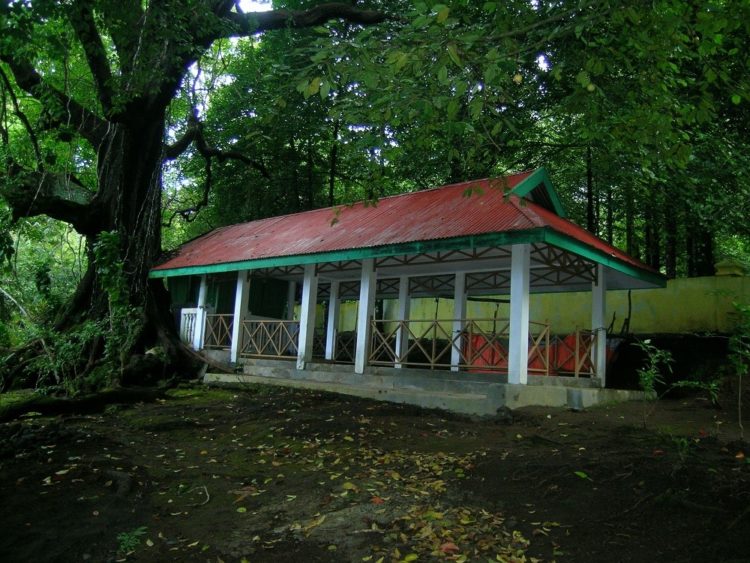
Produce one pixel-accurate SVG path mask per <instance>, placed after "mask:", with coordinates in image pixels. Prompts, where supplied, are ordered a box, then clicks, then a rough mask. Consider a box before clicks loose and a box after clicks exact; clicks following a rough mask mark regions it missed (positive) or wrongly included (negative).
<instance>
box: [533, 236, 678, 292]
mask: <svg viewBox="0 0 750 563" xmlns="http://www.w3.org/2000/svg"><path fill="white" fill-rule="evenodd" d="M544 231H545V235H544V242H546V243H548V244H551V245H553V246H556V247H558V248H561V249H563V250H567V251H569V252H572V253H573V254H577V255H578V256H581V257H583V258H586V259H587V260H591V261H592V262H596V263H598V264H603V265H604V266H607V267H608V268H612V269H613V270H617V271H618V272H622V273H623V274H626V275H628V276H630V277H632V278H635V279H637V280H641V281H644V282H646V283H650V284H653V285H655V286H657V287H666V286H667V278H666V276H663V275H662V274H659V273H656V272H651V271H649V270H644V269H641V268H638V267H636V266H633V265H632V264H629V263H628V262H624V261H622V260H620V259H619V258H617V257H616V256H612V255H610V254H607V253H606V252H603V251H601V250H598V249H596V248H593V247H591V246H589V245H587V244H585V243H582V242H581V241H579V240H576V239H574V238H573V237H569V236H568V235H564V234H562V233H559V232H557V231H555V230H553V229H551V228H549V227H544Z"/></svg>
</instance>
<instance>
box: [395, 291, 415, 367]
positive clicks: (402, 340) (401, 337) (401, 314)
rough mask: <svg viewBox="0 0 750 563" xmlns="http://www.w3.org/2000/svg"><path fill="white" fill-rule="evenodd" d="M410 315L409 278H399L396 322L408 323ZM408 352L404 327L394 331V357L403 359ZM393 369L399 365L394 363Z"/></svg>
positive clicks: (407, 337)
mask: <svg viewBox="0 0 750 563" xmlns="http://www.w3.org/2000/svg"><path fill="white" fill-rule="evenodd" d="M410 314H411V297H409V278H408V277H407V276H401V277H400V278H399V280H398V317H397V318H398V320H400V321H408V320H409V315H410ZM408 350H409V333H408V332H407V330H406V327H405V326H404V325H401V326H400V327H399V329H398V330H397V331H396V355H397V356H398V357H399V358H402V359H405V356H406V353H407V351H408ZM393 367H396V368H401V363H400V362H396V363H395V364H393Z"/></svg>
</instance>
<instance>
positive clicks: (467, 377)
mask: <svg viewBox="0 0 750 563" xmlns="http://www.w3.org/2000/svg"><path fill="white" fill-rule="evenodd" d="M241 365H242V373H238V374H219V373H207V374H206V375H205V377H204V381H205V383H207V384H209V385H222V386H238V387H241V386H242V385H245V384H249V383H263V384H269V385H282V386H288V387H296V388H302V389H316V390H320V391H328V392H333V393H341V394H344V395H353V396H357V397H364V398H370V399H377V400H381V401H390V402H394V403H406V404H412V405H417V406H420V407H425V408H438V409H443V410H447V411H452V412H457V413H462V414H471V415H483V416H488V415H489V416H491V415H495V414H496V413H497V411H498V409H500V408H501V407H507V408H510V409H516V408H520V407H525V406H531V405H537V406H553V407H579V408H586V407H590V406H592V405H595V404H598V403H605V402H613V401H625V400H632V399H640V398H642V397H643V393H642V392H639V391H626V390H620V389H601V388H600V387H599V380H598V379H597V378H593V379H589V378H575V377H559V376H533V375H530V376H529V378H528V384H527V385H518V384H511V383H508V382H507V376H506V375H504V374H495V373H472V372H466V371H457V372H454V371H447V370H446V371H442V370H441V371H437V370H436V371H432V370H422V369H410V368H409V369H407V368H402V369H395V368H383V367H374V366H369V367H367V368H366V369H365V373H364V374H363V375H358V374H356V373H354V369H353V367H352V366H347V365H340V364H328V363H310V364H308V365H307V367H306V369H304V370H298V369H297V368H296V364H295V363H294V362H290V361H283V360H250V359H245V360H242V362H241Z"/></svg>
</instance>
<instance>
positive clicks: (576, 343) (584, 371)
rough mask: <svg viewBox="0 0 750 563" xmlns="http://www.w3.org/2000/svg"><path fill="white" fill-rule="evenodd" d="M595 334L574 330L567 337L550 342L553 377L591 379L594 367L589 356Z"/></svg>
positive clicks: (594, 371)
mask: <svg viewBox="0 0 750 563" xmlns="http://www.w3.org/2000/svg"><path fill="white" fill-rule="evenodd" d="M596 338H597V337H596V334H595V333H594V332H593V331H591V330H576V331H575V332H574V333H572V334H569V335H567V336H564V337H561V336H555V337H554V338H553V340H552V350H553V354H552V366H553V373H554V374H555V375H570V374H572V375H574V376H575V377H581V376H586V377H593V376H595V375H596V367H595V366H594V362H593V361H592V358H591V355H592V351H593V350H594V346H595V344H596Z"/></svg>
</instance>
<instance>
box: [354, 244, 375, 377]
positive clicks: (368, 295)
mask: <svg viewBox="0 0 750 563" xmlns="http://www.w3.org/2000/svg"><path fill="white" fill-rule="evenodd" d="M375 285H376V278H375V263H374V261H373V260H372V258H367V259H365V260H362V279H361V283H360V287H359V309H358V310H357V348H356V350H355V353H354V372H355V373H359V374H362V373H364V372H365V366H366V365H367V356H368V355H369V353H370V337H371V334H372V332H371V327H370V319H371V318H372V312H373V310H374V308H375Z"/></svg>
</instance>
